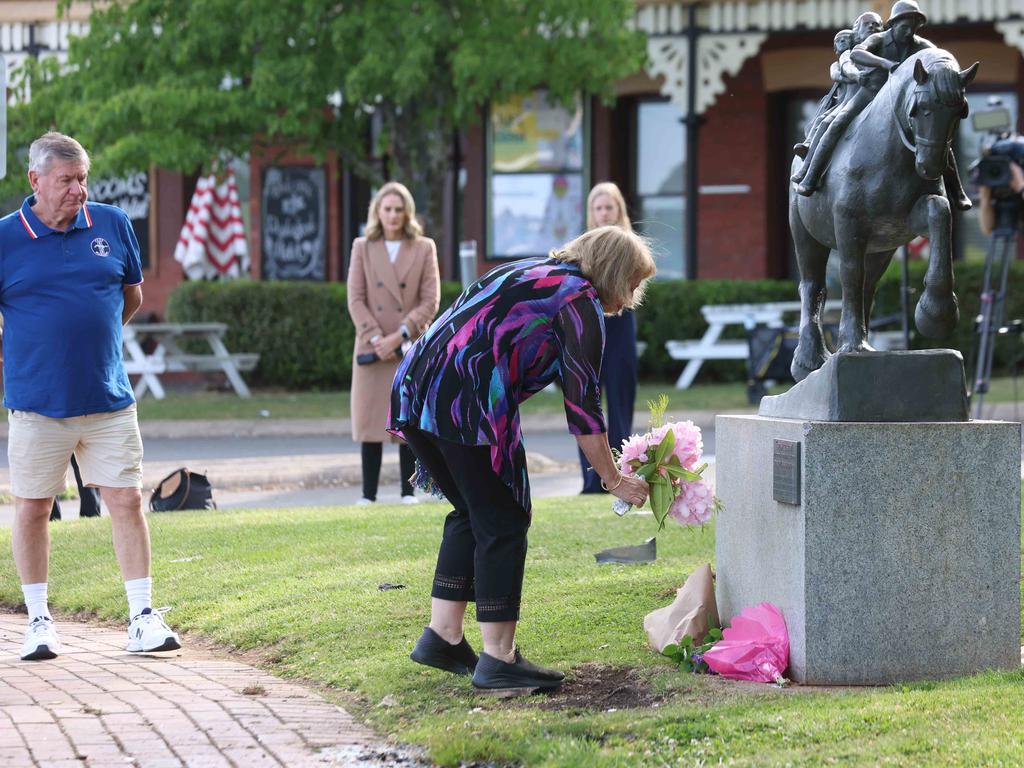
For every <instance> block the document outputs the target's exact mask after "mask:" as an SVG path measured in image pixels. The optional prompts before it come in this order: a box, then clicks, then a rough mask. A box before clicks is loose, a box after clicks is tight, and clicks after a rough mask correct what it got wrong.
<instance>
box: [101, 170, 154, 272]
mask: <svg viewBox="0 0 1024 768" xmlns="http://www.w3.org/2000/svg"><path fill="white" fill-rule="evenodd" d="M89 199H90V200H94V201H96V202H97V203H106V204H107V205H116V206H117V207H118V208H120V209H121V210H122V211H124V212H125V213H127V214H128V218H129V219H131V220H132V229H133V230H134V231H135V239H136V240H138V241H139V254H140V256H141V257H142V268H143V269H149V174H148V173H146V172H145V171H139V172H138V173H129V174H128V175H127V176H115V177H111V178H107V179H90V180H89Z"/></svg>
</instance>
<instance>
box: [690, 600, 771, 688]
mask: <svg viewBox="0 0 1024 768" xmlns="http://www.w3.org/2000/svg"><path fill="white" fill-rule="evenodd" d="M704 663H705V664H707V665H708V667H709V668H710V669H711V671H712V672H717V673H718V674H720V675H722V676H723V677H729V678H732V679H733V680H753V681H755V682H758V683H772V682H781V681H784V678H783V677H782V675H783V673H784V672H785V671H786V667H788V666H789V632H787V631H786V621H785V619H783V617H782V611H780V610H779V609H778V608H776V607H775V606H774V605H772V604H771V603H759V604H757V605H754V606H751V607H749V608H744V609H743V610H742V611H740V614H739V616H735V617H734V618H733V620H732V626H730V627H729V628H728V629H725V630H723V631H722V639H721V640H719V641H718V642H717V643H715V645H714V646H713V647H712V648H711V649H710V650H708V651H706V652H705V653H704Z"/></svg>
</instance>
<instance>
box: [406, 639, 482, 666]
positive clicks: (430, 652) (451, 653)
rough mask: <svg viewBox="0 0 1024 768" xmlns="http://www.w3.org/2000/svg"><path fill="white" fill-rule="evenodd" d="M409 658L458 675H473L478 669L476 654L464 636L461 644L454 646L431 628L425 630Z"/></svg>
mask: <svg viewBox="0 0 1024 768" xmlns="http://www.w3.org/2000/svg"><path fill="white" fill-rule="evenodd" d="M409 658H410V659H412V660H413V661H415V662H416V663H417V664H425V665H427V666H428V667H436V668H437V669H443V670H444V671H445V672H452V673H454V674H456V675H471V674H473V670H474V669H476V664H477V661H478V660H479V659H478V658H477V655H476V653H474V651H473V649H472V648H471V647H470V645H469V643H467V642H466V637H465V635H463V637H462V640H461V642H459V643H457V644H456V645H452V644H451V643H449V642H448V641H447V640H445V639H444V638H443V637H441V636H440V635H439V634H437V633H436V632H435V631H434V630H432V629H431V628H430V627H424V628H423V634H422V635H420V639H419V640H417V641H416V647H414V648H413V649H412V653H410V654H409Z"/></svg>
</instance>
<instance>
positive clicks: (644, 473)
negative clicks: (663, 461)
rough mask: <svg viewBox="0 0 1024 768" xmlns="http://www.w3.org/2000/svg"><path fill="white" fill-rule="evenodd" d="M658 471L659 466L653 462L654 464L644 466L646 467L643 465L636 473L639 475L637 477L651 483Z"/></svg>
mask: <svg viewBox="0 0 1024 768" xmlns="http://www.w3.org/2000/svg"><path fill="white" fill-rule="evenodd" d="M657 469H658V465H657V464H655V463H654V462H653V461H652V462H650V463H648V464H644V465H643V466H642V467H640V468H639V469H638V470H637V471H636V473H637V475H638V476H639V477H642V478H643V479H644V480H646V481H647V482H650V481H651V476H652V475H653V474H654V472H655V471H656V470H657Z"/></svg>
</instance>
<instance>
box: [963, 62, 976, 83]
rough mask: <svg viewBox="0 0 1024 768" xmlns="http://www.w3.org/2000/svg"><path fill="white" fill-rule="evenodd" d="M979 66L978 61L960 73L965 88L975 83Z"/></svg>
mask: <svg viewBox="0 0 1024 768" xmlns="http://www.w3.org/2000/svg"><path fill="white" fill-rule="evenodd" d="M978 64H979V62H977V61H976V62H974V63H973V64H971V66H969V67H968V68H967V69H965V70H964V71H963V72H961V73H960V83H961V84H962V85H963V87H964V88H966V87H967V86H968V85H970V84H971V83H973V82H974V76H975V75H977V74H978Z"/></svg>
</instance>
